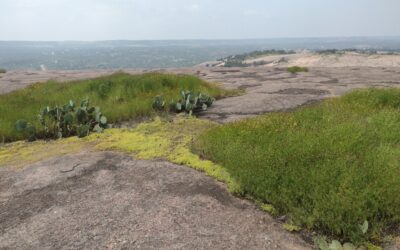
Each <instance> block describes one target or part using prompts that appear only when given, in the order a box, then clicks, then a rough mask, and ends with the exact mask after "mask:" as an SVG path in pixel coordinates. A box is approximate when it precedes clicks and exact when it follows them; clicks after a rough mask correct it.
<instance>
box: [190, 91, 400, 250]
mask: <svg viewBox="0 0 400 250" xmlns="http://www.w3.org/2000/svg"><path fill="white" fill-rule="evenodd" d="M399 128H400V89H385V90H382V89H379V90H378V89H369V90H358V91H355V92H352V93H350V94H347V95H345V96H343V97H341V98H338V99H331V100H327V101H325V102H323V103H322V104H319V105H316V106H313V107H307V108H301V109H298V110H297V111H295V112H292V113H274V114H269V115H265V116H262V117H258V118H254V119H249V120H245V121H240V122H235V123H231V124H228V125H224V126H220V127H217V128H214V129H211V130H209V131H208V132H206V133H205V134H203V135H202V136H201V137H200V138H199V140H198V142H197V143H196V147H195V148H196V149H197V150H198V151H199V152H201V153H202V154H203V155H204V156H205V157H207V158H210V159H212V160H213V161H215V162H217V163H219V164H221V165H222V166H224V167H225V168H226V169H227V171H229V172H230V174H231V175H232V176H233V178H235V179H236V180H237V181H238V182H239V183H240V185H241V189H242V190H241V191H242V192H243V193H245V194H246V193H247V194H250V195H252V196H253V197H254V198H255V199H258V200H260V201H262V202H265V203H268V204H272V205H273V207H274V208H276V209H277V211H278V212H279V213H281V214H287V215H288V216H289V218H290V219H291V221H293V223H295V224H296V225H300V226H302V227H305V228H309V229H311V230H319V232H320V233H322V234H325V235H328V236H334V237H335V238H339V239H341V240H343V241H351V242H354V243H357V242H362V241H363V240H365V239H372V240H379V239H380V237H381V236H382V234H383V233H384V232H385V231H386V230H389V229H390V228H394V226H396V225H398V224H399V222H400V196H399V194H400V181H399V176H400V164H399V163H400V133H399ZM365 221H368V222H369V229H368V232H366V234H364V233H363V230H362V227H360V225H361V224H363V223H364V222H365Z"/></svg>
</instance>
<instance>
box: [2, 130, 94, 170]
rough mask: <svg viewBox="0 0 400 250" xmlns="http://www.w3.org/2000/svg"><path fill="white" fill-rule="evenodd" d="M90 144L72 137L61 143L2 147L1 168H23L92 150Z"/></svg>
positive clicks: (38, 142)
mask: <svg viewBox="0 0 400 250" xmlns="http://www.w3.org/2000/svg"><path fill="white" fill-rule="evenodd" d="M87 144H88V143H87V142H85V143H82V141H80V140H79V139H78V138H76V137H71V138H68V139H64V140H59V141H36V142H23V141H19V142H15V143H10V144H4V145H2V146H0V167H1V166H12V167H14V168H21V167H23V166H25V165H27V164H30V163H35V162H38V161H41V160H44V159H48V158H52V157H56V156H62V155H65V154H71V153H77V152H81V151H83V150H86V149H87V150H90V148H91V147H87V146H89V145H87Z"/></svg>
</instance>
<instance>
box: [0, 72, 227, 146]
mask: <svg viewBox="0 0 400 250" xmlns="http://www.w3.org/2000/svg"><path fill="white" fill-rule="evenodd" d="M183 89H185V90H189V91H194V92H202V93H205V94H207V95H210V96H212V97H216V98H218V97H222V96H224V95H227V94H231V91H227V90H223V89H221V88H220V87H218V86H216V85H214V84H210V83H207V82H205V81H203V80H201V79H199V78H197V77H194V76H186V75H173V74H156V73H151V74H142V75H129V74H125V73H118V74H113V75H110V76H105V77H100V78H97V79H90V80H80V81H74V82H69V83H59V82H55V81H48V82H46V83H38V84H34V85H32V86H30V87H27V88H25V89H21V90H17V91H14V92H11V93H8V94H5V95H0V114H1V115H0V138H4V140H5V141H6V142H9V141H15V140H19V139H26V138H27V135H24V134H23V133H22V134H21V133H18V132H17V131H16V130H15V123H16V121H17V120H19V119H21V118H23V119H25V120H26V121H30V122H31V123H32V124H31V125H32V126H34V127H36V128H38V127H39V126H40V122H39V121H38V120H37V114H38V113H39V112H40V111H41V110H42V108H43V107H46V106H53V107H54V106H56V105H60V104H62V103H67V102H68V101H69V100H82V99H86V98H88V99H90V101H91V103H92V104H94V105H95V106H100V107H101V108H102V112H103V114H104V115H105V116H106V117H107V118H108V121H109V122H110V123H115V122H119V121H124V120H129V119H133V118H137V117H143V116H151V115H153V114H155V113H156V112H155V111H154V110H153V108H152V103H153V100H154V97H156V96H157V95H163V96H165V98H167V99H168V100H172V99H175V100H178V99H179V96H180V95H179V91H181V90H183Z"/></svg>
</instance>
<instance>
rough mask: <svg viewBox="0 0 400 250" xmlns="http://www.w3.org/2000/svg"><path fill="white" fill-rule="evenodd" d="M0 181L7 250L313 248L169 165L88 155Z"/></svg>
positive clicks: (198, 176)
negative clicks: (50, 176)
mask: <svg viewBox="0 0 400 250" xmlns="http://www.w3.org/2000/svg"><path fill="white" fill-rule="evenodd" d="M72 159H75V160H74V161H73V162H71V160H72ZM77 163H79V164H80V167H79V168H76V169H75V170H74V171H72V172H68V173H66V174H59V175H54V176H53V177H52V178H50V179H47V181H46V182H43V176H41V175H34V173H38V172H44V173H46V172H48V171H49V169H53V170H51V171H57V172H60V171H61V170H64V169H71V166H73V165H75V164H77ZM54 169H55V170H54ZM0 173H1V176H2V178H1V180H0V187H1V188H2V189H1V191H0V193H1V195H2V197H3V199H2V201H1V206H0V215H1V217H0V248H10V249H84V248H90V249H96V248H97V249H98V248H100V249H104V248H112V249H121V248H127V249H132V248H134V249H210V248H212V249H244V248H246V249H249V248H250V249H308V248H310V246H309V245H308V244H306V243H304V242H303V241H302V240H301V239H299V238H298V236H295V235H291V234H290V233H288V232H286V231H284V230H283V229H281V225H279V224H278V223H276V222H275V221H274V220H273V219H272V218H271V217H270V216H268V215H267V214H265V213H264V212H262V211H260V210H258V209H257V208H256V207H255V206H254V205H253V204H252V203H250V202H248V201H245V200H241V199H238V198H235V197H232V196H231V195H230V194H229V193H228V191H227V190H226V189H225V188H224V186H223V185H221V184H220V183H218V182H216V181H214V180H213V179H212V178H210V177H206V176H204V175H203V174H202V173H200V172H197V171H195V170H192V169H189V168H187V167H183V166H177V165H174V164H171V163H167V162H163V161H139V160H133V159H132V158H130V157H128V156H125V155H123V154H119V153H110V152H103V153H88V154H81V155H75V156H65V157H61V158H58V159H53V160H47V161H45V162H41V163H38V164H35V165H32V166H30V167H28V168H26V169H25V170H22V171H19V172H15V171H13V170H9V169H2V170H1V172H0ZM45 179H46V178H45ZM24 180H31V181H33V182H36V183H41V184H42V185H39V186H31V185H29V184H28V183H26V185H21V183H23V182H24Z"/></svg>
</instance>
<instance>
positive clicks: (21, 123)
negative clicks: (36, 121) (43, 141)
mask: <svg viewBox="0 0 400 250" xmlns="http://www.w3.org/2000/svg"><path fill="white" fill-rule="evenodd" d="M15 129H16V130H17V131H18V132H20V133H23V134H24V136H25V137H27V138H28V141H34V140H36V127H35V126H33V125H32V124H30V123H29V122H27V121H26V120H18V121H17V122H16V123H15Z"/></svg>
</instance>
